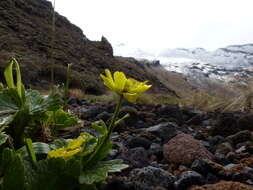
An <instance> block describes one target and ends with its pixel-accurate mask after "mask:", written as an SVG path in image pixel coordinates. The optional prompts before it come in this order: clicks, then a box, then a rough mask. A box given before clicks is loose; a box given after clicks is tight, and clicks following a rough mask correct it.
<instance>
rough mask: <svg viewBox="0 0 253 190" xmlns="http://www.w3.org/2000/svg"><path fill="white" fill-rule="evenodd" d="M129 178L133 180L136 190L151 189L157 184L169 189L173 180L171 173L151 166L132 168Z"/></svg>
mask: <svg viewBox="0 0 253 190" xmlns="http://www.w3.org/2000/svg"><path fill="white" fill-rule="evenodd" d="M129 179H130V181H134V183H135V189H136V190H152V189H153V188H155V187H157V186H159V187H162V188H165V189H170V188H173V185H174V182H175V177H174V176H173V175H172V174H170V173H169V172H166V171H165V170H163V169H160V168H155V167H152V166H148V167H144V168H141V169H134V170H132V171H131V172H130V176H129Z"/></svg>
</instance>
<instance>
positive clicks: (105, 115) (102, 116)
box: [95, 111, 112, 122]
mask: <svg viewBox="0 0 253 190" xmlns="http://www.w3.org/2000/svg"><path fill="white" fill-rule="evenodd" d="M111 118H112V114H111V113H108V112H107V111H103V112H102V113H100V114H98V115H97V116H96V119H95V120H103V121H104V122H107V121H108V120H109V119H111Z"/></svg>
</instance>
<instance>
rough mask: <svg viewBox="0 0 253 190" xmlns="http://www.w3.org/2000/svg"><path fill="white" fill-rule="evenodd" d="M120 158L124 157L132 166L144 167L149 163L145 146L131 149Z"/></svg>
mask: <svg viewBox="0 0 253 190" xmlns="http://www.w3.org/2000/svg"><path fill="white" fill-rule="evenodd" d="M118 158H119V159H123V160H124V162H125V163H126V164H129V166H130V167H132V168H143V167H145V166H148V164H149V162H148V154H147V151H146V150H145V149H144V148H143V147H137V148H132V149H129V150H127V151H126V152H123V153H121V154H120V155H119V157H118Z"/></svg>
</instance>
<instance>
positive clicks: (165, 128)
mask: <svg viewBox="0 0 253 190" xmlns="http://www.w3.org/2000/svg"><path fill="white" fill-rule="evenodd" d="M145 131H147V132H149V133H152V134H154V135H156V136H158V137H160V138H161V139H162V141H163V142H168V141H169V140H170V139H171V138H173V137H175V136H176V135H177V134H179V131H177V129H176V126H175V124H173V123H170V122H164V123H160V124H158V125H155V126H152V127H149V128H146V129H145Z"/></svg>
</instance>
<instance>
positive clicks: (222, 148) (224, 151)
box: [215, 142, 234, 155]
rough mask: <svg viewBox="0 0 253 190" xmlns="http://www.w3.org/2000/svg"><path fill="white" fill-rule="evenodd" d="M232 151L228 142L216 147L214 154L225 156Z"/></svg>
mask: <svg viewBox="0 0 253 190" xmlns="http://www.w3.org/2000/svg"><path fill="white" fill-rule="evenodd" d="M233 150H234V149H233V147H232V145H231V144H230V143H229V142H224V143H221V144H219V145H218V146H217V148H216V151H215V154H224V155H226V154H227V153H229V152H232V151H233Z"/></svg>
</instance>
